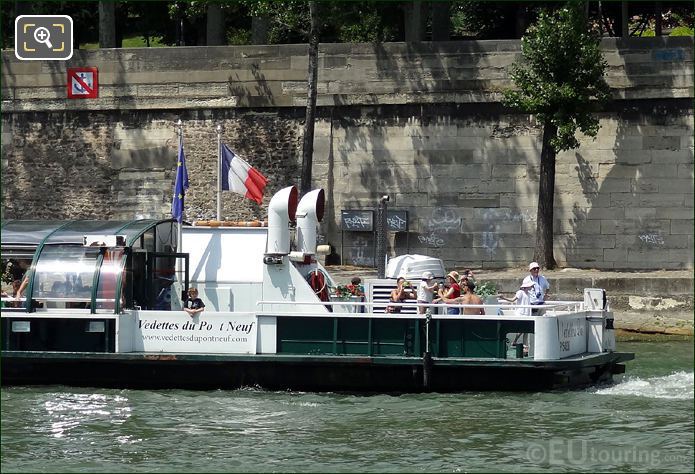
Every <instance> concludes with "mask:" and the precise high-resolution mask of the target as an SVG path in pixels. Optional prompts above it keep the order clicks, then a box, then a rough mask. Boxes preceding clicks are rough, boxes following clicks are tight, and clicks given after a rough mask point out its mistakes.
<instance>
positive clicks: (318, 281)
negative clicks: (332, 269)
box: [309, 269, 330, 301]
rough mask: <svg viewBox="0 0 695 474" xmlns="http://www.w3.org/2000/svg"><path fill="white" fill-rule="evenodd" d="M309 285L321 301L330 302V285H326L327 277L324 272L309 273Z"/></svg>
mask: <svg viewBox="0 0 695 474" xmlns="http://www.w3.org/2000/svg"><path fill="white" fill-rule="evenodd" d="M309 285H310V286H311V288H312V289H313V290H314V294H315V295H316V296H318V298H319V299H320V300H321V301H329V300H330V297H329V295H328V285H327V284H326V277H325V276H324V274H323V272H322V271H320V270H319V269H316V270H314V271H313V272H311V273H309Z"/></svg>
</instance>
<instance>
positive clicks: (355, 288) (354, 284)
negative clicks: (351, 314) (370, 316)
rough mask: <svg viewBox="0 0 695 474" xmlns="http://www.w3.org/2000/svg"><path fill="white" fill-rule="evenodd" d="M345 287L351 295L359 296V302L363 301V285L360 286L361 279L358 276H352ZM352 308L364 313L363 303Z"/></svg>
mask: <svg viewBox="0 0 695 474" xmlns="http://www.w3.org/2000/svg"><path fill="white" fill-rule="evenodd" d="M346 287H347V290H348V291H349V292H350V294H351V295H352V296H357V297H358V298H360V300H359V301H360V302H364V287H363V286H362V279H361V278H360V277H352V280H350V284H349V285H347V286H346ZM354 309H355V312H356V313H364V305H363V304H360V305H359V306H358V307H355V308H354Z"/></svg>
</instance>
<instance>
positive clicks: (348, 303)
mask: <svg viewBox="0 0 695 474" xmlns="http://www.w3.org/2000/svg"><path fill="white" fill-rule="evenodd" d="M575 303H578V302H576V301H572V302H570V303H568V304H566V303H564V302H563V303H561V304H547V303H546V304H544V305H531V304H526V305H521V304H511V303H510V304H507V305H502V304H466V303H459V304H453V303H452V304H448V303H446V304H443V303H395V302H390V301H377V302H367V301H363V302H358V301H306V302H304V301H284V300H282V301H257V302H256V305H257V306H260V305H265V304H278V305H309V306H327V305H331V306H365V307H372V306H384V307H386V306H400V307H409V308H412V307H422V306H425V307H435V308H498V307H500V306H508V307H509V308H531V309H538V308H543V309H555V308H562V307H565V306H568V305H569V304H575Z"/></svg>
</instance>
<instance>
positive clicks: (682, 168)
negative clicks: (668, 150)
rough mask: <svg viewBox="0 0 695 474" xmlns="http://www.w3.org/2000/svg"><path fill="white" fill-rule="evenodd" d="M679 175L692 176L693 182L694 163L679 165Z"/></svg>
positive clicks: (680, 176)
mask: <svg viewBox="0 0 695 474" xmlns="http://www.w3.org/2000/svg"><path fill="white" fill-rule="evenodd" d="M678 177H679V178H690V182H691V183H692V179H693V164H692V163H688V164H679V165H678Z"/></svg>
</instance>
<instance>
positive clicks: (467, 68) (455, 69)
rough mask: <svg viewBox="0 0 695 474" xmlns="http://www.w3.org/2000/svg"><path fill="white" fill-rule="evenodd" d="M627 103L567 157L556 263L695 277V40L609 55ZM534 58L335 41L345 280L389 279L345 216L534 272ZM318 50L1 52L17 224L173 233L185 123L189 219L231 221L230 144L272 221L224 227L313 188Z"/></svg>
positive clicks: (7, 171)
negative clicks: (166, 223)
mask: <svg viewBox="0 0 695 474" xmlns="http://www.w3.org/2000/svg"><path fill="white" fill-rule="evenodd" d="M602 49H603V51H604V55H605V58H606V60H607V62H608V73H607V81H608V83H609V85H610V86H611V89H612V94H613V98H614V100H613V102H612V103H611V104H610V105H609V106H608V107H607V108H606V109H605V110H604V111H602V112H601V113H600V119H601V129H600V132H599V134H598V136H597V137H596V139H590V138H587V137H581V139H580V141H581V147H580V148H579V149H576V150H571V151H568V152H563V153H560V154H559V155H558V157H557V176H556V195H555V201H554V208H555V222H554V229H555V257H556V259H557V260H558V263H559V264H560V265H563V266H572V267H578V268H596V269H611V270H633V269H692V268H693V213H694V211H693V128H694V124H693V98H694V93H693V38H688V37H680V38H675V37H674V38H635V39H626V40H622V39H607V40H604V41H603V44H602ZM519 57H520V45H519V42H518V41H466V42H442V43H421V44H409V43H389V44H383V45H369V44H322V45H321V46H320V53H319V66H320V69H319V75H318V80H319V83H318V109H317V121H316V133H315V140H314V155H313V180H314V187H323V188H324V189H325V191H326V195H327V198H328V206H327V215H326V218H325V219H324V222H323V223H322V224H321V229H320V231H321V234H322V235H323V236H324V238H325V241H326V242H328V243H330V244H332V245H333V247H334V248H335V252H336V254H337V255H336V256H334V257H336V259H339V260H340V261H341V262H342V263H349V264H357V265H371V264H373V262H374V235H373V234H372V233H370V232H354V231H342V230H341V227H340V212H341V210H343V209H363V210H367V209H374V208H375V206H376V202H377V199H378V198H379V197H380V196H382V195H385V194H387V195H389V196H390V198H391V199H390V202H389V209H391V210H407V211H408V227H409V230H408V232H398V233H393V234H391V235H390V239H389V242H390V252H391V253H392V254H403V253H421V254H427V255H431V256H436V257H440V258H442V259H443V260H444V261H445V263H446V264H447V265H448V266H457V267H464V266H469V267H473V268H490V269H494V268H505V267H511V266H518V265H520V264H523V263H527V262H528V261H529V260H531V259H532V256H533V246H534V242H535V230H536V207H537V199H538V198H537V192H538V174H539V162H540V151H541V127H540V124H538V123H537V122H536V121H535V120H534V119H533V117H529V116H528V115H523V114H517V113H514V112H511V111H510V110H508V109H505V108H504V107H503V106H502V105H501V104H500V100H501V91H502V90H504V89H506V88H508V87H510V86H511V82H510V80H509V77H508V71H509V68H510V66H511V64H512V63H513V62H514V61H515V60H517V59H518V58H519ZM85 66H94V67H97V68H98V70H99V97H98V98H97V99H74V100H69V99H67V98H66V97H67V86H66V84H67V73H66V68H68V67H85ZM307 66H308V58H307V47H306V45H274V46H224V47H178V48H138V49H110V50H96V51H75V54H74V56H73V58H72V59H71V60H70V61H67V62H58V61H55V62H35V61H32V62H22V61H19V60H17V59H16V58H15V57H14V55H13V53H12V52H7V51H5V52H2V77H1V79H2V84H1V88H0V94H1V98H2V136H1V144H2V149H1V155H2V217H3V219H7V218H25V219H27V218H34V219H43V218H104V219H128V218H140V217H157V218H159V217H167V216H168V215H169V213H170V203H171V195H172V188H173V181H174V171H175V163H176V153H177V146H178V139H177V135H176V122H177V121H178V120H179V119H180V120H182V122H183V133H184V149H185V152H186V158H187V165H188V172H189V176H190V188H189V190H188V194H187V196H186V202H185V212H186V219H187V220H190V221H193V220H199V219H211V218H214V217H215V209H216V191H215V186H216V179H217V178H216V157H217V132H216V127H217V126H218V125H220V126H221V127H222V141H223V142H224V143H226V144H228V145H229V146H230V147H231V148H232V149H233V150H235V151H236V152H237V153H238V154H239V155H240V156H242V157H244V158H245V159H246V160H247V161H248V162H249V163H250V164H252V165H253V166H255V167H256V168H258V169H259V170H260V171H261V172H262V173H264V174H265V175H266V176H268V177H269V178H270V183H269V185H268V188H267V190H266V196H265V199H264V205H263V206H258V205H256V204H255V203H253V202H252V201H250V200H248V199H244V198H243V197H242V196H239V195H235V194H232V193H224V196H223V218H224V219H228V220H248V219H264V218H265V217H266V212H265V205H267V202H268V200H269V199H270V197H271V196H272V193H273V192H275V191H277V190H278V189H280V188H283V187H285V186H288V185H290V184H298V183H299V170H300V168H301V147H302V136H303V121H304V109H305V104H306V75H307Z"/></svg>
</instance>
